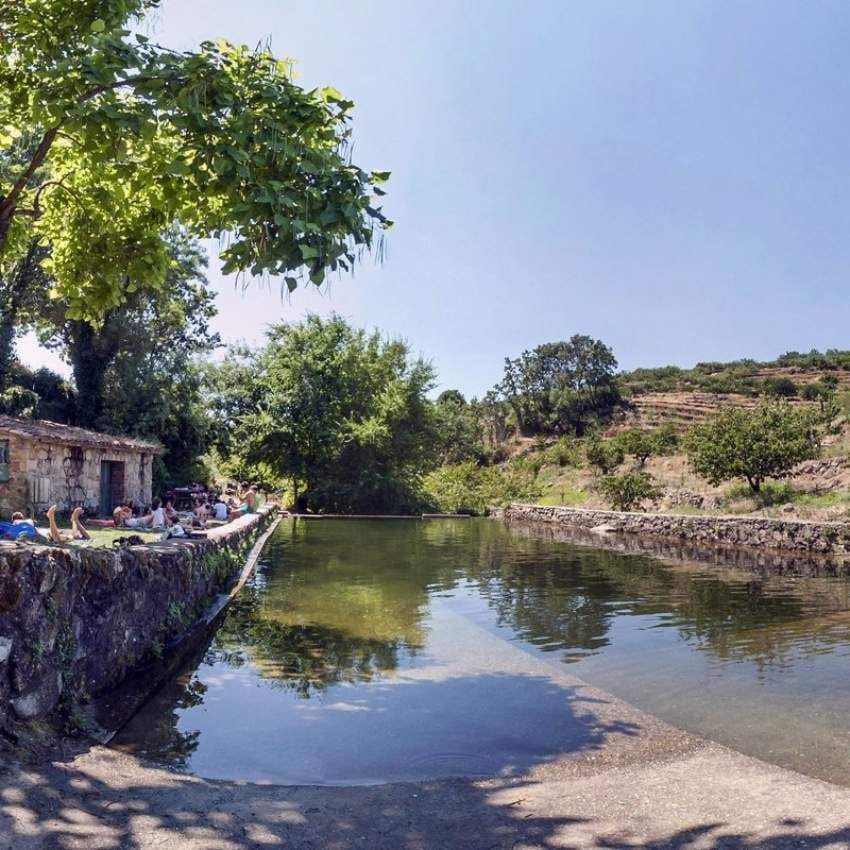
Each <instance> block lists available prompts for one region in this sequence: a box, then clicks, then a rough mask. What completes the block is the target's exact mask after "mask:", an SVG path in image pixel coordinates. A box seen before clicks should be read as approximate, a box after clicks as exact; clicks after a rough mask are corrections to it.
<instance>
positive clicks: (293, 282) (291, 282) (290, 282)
mask: <svg viewBox="0 0 850 850" xmlns="http://www.w3.org/2000/svg"><path fill="white" fill-rule="evenodd" d="M284 280H285V281H286V288H287V289H288V290H289V291H290V292H295V290H296V289H298V280H297V279H296V278H294V277H285V278H284Z"/></svg>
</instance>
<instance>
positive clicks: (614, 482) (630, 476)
mask: <svg viewBox="0 0 850 850" xmlns="http://www.w3.org/2000/svg"><path fill="white" fill-rule="evenodd" d="M599 489H600V491H601V492H602V493H603V494H604V495H605V496H606V497H607V498H608V500H609V501H610V502H611V507H612V508H613V509H614V510H615V511H633V510H635V509H637V508H640V506H641V504H642V503H643V502H645V501H647V500H652V501H654V500H655V499H657V498H658V497H659V496H660V495H661V490H660V489H659V488H658V487H657V486H656V485H655V481H654V480H653V478H652V476H651V475H650V474H649V473H648V472H645V471H644V470H632V471H630V472H626V473H625V474H623V475H606V476H605V477H604V478H603V479H601V480H600V482H599Z"/></svg>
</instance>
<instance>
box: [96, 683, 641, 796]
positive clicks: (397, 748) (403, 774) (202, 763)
mask: <svg viewBox="0 0 850 850" xmlns="http://www.w3.org/2000/svg"><path fill="white" fill-rule="evenodd" d="M583 690H584V689H583V688H580V687H576V688H570V687H566V686H563V685H560V684H557V683H555V682H553V681H552V680H551V679H548V678H546V677H544V676H534V675H506V674H495V673H494V674H481V675H453V676H452V675H450V676H447V677H446V678H443V679H440V680H432V679H415V678H410V677H403V678H401V677H397V678H392V679H386V680H384V681H382V682H380V683H374V684H373V685H372V686H371V687H369V688H365V689H357V690H354V691H353V692H351V693H348V694H347V692H346V691H345V690H343V691H341V692H336V693H335V694H334V696H333V698H332V699H331V700H321V699H312V700H302V701H301V702H300V705H298V706H296V708H295V709H294V710H293V709H292V708H291V707H289V708H288V711H289V712H291V713H293V714H295V715H298V716H297V717H295V718H293V720H292V723H291V724H290V723H289V722H288V720H287V719H286V718H281V717H277V718H275V717H265V716H262V713H261V711H258V712H257V713H256V714H255V715H254V716H245V715H240V716H238V717H235V718H234V719H233V720H234V722H232V723H228V722H227V721H226V720H225V721H222V719H221V718H220V717H217V719H216V728H215V729H213V728H210V727H209V726H206V727H204V728H203V730H201V729H191V728H187V727H186V724H185V723H183V722H181V717H180V712H181V710H182V709H185V708H186V707H188V706H193V705H200V703H201V702H202V701H203V699H205V698H207V697H208V694H209V692H208V688H207V686H205V685H204V684H203V682H201V681H199V680H198V679H196V678H195V677H194V676H192V675H191V672H189V671H187V673H186V674H185V675H182V676H180V677H178V678H177V679H176V680H175V681H173V682H172V683H171V684H170V685H169V686H168V687H167V688H165V689H163V690H162V691H161V692H160V693H159V694H158V695H157V696H156V697H155V700H156V704H155V705H154V706H153V707H152V708H153V709H154V710H153V711H151V712H148V713H145V714H144V715H140V716H139V718H138V720H134V721H131V724H130V725H129V726H128V727H127V729H126V730H124V732H122V733H121V734H119V736H117V737H116V739H115V740H114V742H113V747H114V748H115V749H119V750H121V751H123V752H129V753H133V754H135V755H138V756H141V757H143V758H146V759H151V760H153V761H154V762H156V763H160V764H163V763H164V764H167V765H169V766H171V767H174V768H177V769H182V770H185V769H192V770H193V771H195V772H198V773H200V774H201V775H202V776H206V777H222V778H225V777H226V778H231V779H247V780H254V781H258V780H259V781H273V782H276V783H278V784H323V785H360V784H371V783H382V782H403V781H413V780H418V779H436V778H439V777H441V776H473V777H487V776H504V777H506V776H513V775H519V774H521V773H523V772H525V771H527V770H528V769H529V768H531V767H533V766H535V765H538V764H542V763H545V762H549V761H552V760H553V759H556V758H559V757H562V756H570V755H574V754H576V753H584V752H592V751H596V750H599V749H600V748H602V747H603V746H604V745H605V744H610V743H612V742H613V740H614V739H615V738H631V737H633V736H636V735H637V734H638V733H639V731H640V729H639V727H638V726H637V725H636V724H634V723H633V722H630V721H626V720H621V719H617V718H611V717H609V716H607V715H606V716H600V714H601V713H602V712H600V709H604V707H605V706H607V705H608V703H607V701H605V700H601V699H598V698H595V697H592V696H590V695H588V694H585V693H583ZM493 706H498V709H497V710H496V711H493V710H492V708H493ZM194 717H195V722H199V720H198V718H199V715H194ZM150 718H154V723H153V725H150V724H149V720H150ZM136 723H140V724H145V728H144V729H143V730H142V729H139V728H134V724H136ZM202 735H207V736H209V737H210V738H211V739H212V740H213V741H214V743H215V747H214V749H213V747H211V746H210V745H209V743H210V742H209V741H208V742H207V744H208V745H207V747H206V749H205V750H204V751H203V752H202V753H201V754H200V757H198V758H195V754H196V751H197V749H198V745H199V742H200V739H201V737H202ZM240 760H241V763H242V765H243V766H240Z"/></svg>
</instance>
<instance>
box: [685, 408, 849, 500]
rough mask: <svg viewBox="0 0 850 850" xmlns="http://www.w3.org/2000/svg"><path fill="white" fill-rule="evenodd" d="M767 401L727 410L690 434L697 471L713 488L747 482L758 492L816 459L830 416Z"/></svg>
mask: <svg viewBox="0 0 850 850" xmlns="http://www.w3.org/2000/svg"><path fill="white" fill-rule="evenodd" d="M832 412H833V411H830V412H829V413H826V414H825V413H824V411H822V410H814V409H812V408H804V409H799V408H794V407H792V406H791V405H790V404H788V403H787V402H780V401H773V402H765V403H763V404H762V405H761V406H759V407H758V408H756V409H755V410H743V409H741V408H736V407H727V408H724V409H723V410H721V411H720V412H719V413H718V414H716V415H715V416H713V417H712V418H711V419H709V420H708V421H707V422H704V423H702V424H700V425H696V426H694V427H693V428H692V429H691V431H690V432H689V433H688V436H687V439H686V442H685V449H686V452H687V455H688V459H689V460H690V463H691V466H692V467H693V469H694V471H695V472H696V473H697V475H699V476H700V477H702V478H705V479H706V480H707V481H708V482H709V483H710V484H713V485H717V484H721V483H722V482H724V481H732V480H734V479H736V478H743V479H744V480H745V481H746V482H747V483H748V484H749V485H750V489H751V490H752V492H753V493H758V492H759V491H760V490H761V485H762V483H763V482H764V481H765V479H768V478H785V477H787V476H788V475H789V474H790V472H791V470H792V469H793V467H794V466H795V465H796V464H798V463H799V462H800V461H803V460H807V459H808V458H814V457H817V456H818V454H819V453H820V445H821V436H822V434H823V432H824V430H825V429H826V428H827V427H828V421H827V420H828V419H831V414H832Z"/></svg>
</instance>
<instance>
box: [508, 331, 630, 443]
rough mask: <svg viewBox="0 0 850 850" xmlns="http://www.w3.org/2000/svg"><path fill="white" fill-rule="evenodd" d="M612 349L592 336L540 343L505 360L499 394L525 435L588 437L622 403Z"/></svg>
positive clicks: (578, 336) (576, 336)
mask: <svg viewBox="0 0 850 850" xmlns="http://www.w3.org/2000/svg"><path fill="white" fill-rule="evenodd" d="M616 368H617V360H616V358H615V357H614V354H613V353H612V351H611V349H610V348H608V346H606V345H605V344H604V343H602V342H601V341H599V340H596V339H592V338H591V337H589V336H580V335H575V336H573V337H571V338H570V339H569V340H568V341H566V342H552V343H546V344H544V345H539V346H537V348H535V349H534V350H533V351H524V352H523V353H522V354H521V355H520V356H519V357H518V358H516V359H514V360H511V359H509V358H508V359H506V360H505V373H504V378H503V379H502V382H501V384H499V387H498V390H499V392H500V393H501V394H502V396H503V397H504V398H505V399H506V401H507V402H508V403H509V404H510V406H511V407H512V409H513V411H514V414H515V416H516V421H517V425H518V427H519V429H520V431H521V432H522V433H523V434H539V433H552V432H557V433H569V432H572V433H575V434H577V435H579V436H580V435H582V434H583V433H584V432H585V431H586V430H587V428H588V427H589V426H590V425H591V424H592V423H594V422H601V421H604V420H606V419H607V418H608V417H610V415H611V413H613V411H614V410H615V409H616V407H617V406H618V405H619V404H620V401H621V399H620V394H619V391H618V389H617V385H616V381H615V378H614V372H615V370H616Z"/></svg>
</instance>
